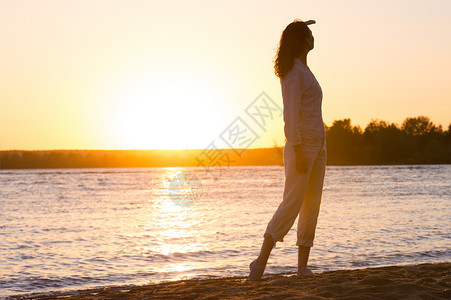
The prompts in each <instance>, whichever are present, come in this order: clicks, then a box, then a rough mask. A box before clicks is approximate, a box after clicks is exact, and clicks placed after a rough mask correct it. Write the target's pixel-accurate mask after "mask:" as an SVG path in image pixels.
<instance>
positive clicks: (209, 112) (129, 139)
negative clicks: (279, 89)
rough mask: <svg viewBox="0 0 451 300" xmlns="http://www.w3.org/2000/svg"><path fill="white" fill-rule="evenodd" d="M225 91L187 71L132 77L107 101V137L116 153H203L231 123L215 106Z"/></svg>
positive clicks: (160, 72) (122, 81)
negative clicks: (194, 150)
mask: <svg viewBox="0 0 451 300" xmlns="http://www.w3.org/2000/svg"><path fill="white" fill-rule="evenodd" d="M221 85H222V83H221V82H213V81H212V79H211V78H210V77H208V73H206V72H200V71H199V69H197V70H193V69H190V68H188V67H183V68H180V69H175V68H173V69H170V70H164V71H163V70H155V69H152V70H151V71H147V72H141V73H140V72H133V76H129V77H128V80H124V79H122V80H121V81H120V82H119V83H118V84H116V85H115V86H116V87H115V88H114V89H111V90H110V91H109V92H108V96H107V99H105V100H104V101H107V103H108V105H107V107H108V108H107V109H106V110H105V109H103V114H104V118H106V121H105V122H104V124H103V126H104V131H105V132H106V133H107V135H108V137H109V140H110V141H111V143H112V144H113V145H114V147H115V148H118V149H187V148H203V147H205V145H207V144H208V142H209V141H210V140H211V138H212V137H213V136H214V135H215V134H217V133H218V129H215V128H218V127H219V124H223V123H224V122H226V121H227V120H222V119H221V116H223V115H224V114H222V113H221V112H220V109H221V108H220V107H218V106H217V105H214V104H215V102H214V101H212V100H217V99H214V97H215V95H217V94H219V93H221V89H220V86H221ZM216 98H217V97H216ZM215 125H216V126H215Z"/></svg>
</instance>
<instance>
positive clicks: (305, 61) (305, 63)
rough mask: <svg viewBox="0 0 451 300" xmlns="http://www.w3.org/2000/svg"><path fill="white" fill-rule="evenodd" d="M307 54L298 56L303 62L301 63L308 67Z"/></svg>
mask: <svg viewBox="0 0 451 300" xmlns="http://www.w3.org/2000/svg"><path fill="white" fill-rule="evenodd" d="M307 53H308V52H306V53H301V55H299V56H298V58H299V59H300V60H301V62H302V63H303V64H304V65H307Z"/></svg>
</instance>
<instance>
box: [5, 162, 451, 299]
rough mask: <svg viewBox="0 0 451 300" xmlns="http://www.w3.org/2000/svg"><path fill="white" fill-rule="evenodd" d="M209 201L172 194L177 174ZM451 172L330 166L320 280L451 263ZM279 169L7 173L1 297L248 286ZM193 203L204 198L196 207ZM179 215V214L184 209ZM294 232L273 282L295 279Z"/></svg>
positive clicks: (445, 168) (279, 250) (274, 259)
mask: <svg viewBox="0 0 451 300" xmlns="http://www.w3.org/2000/svg"><path fill="white" fill-rule="evenodd" d="M183 171H185V172H188V173H192V174H196V175H197V176H198V178H199V179H200V182H201V184H202V191H203V193H202V196H201V197H200V199H198V201H197V202H195V203H194V205H186V206H180V205H177V204H176V202H174V201H172V200H173V198H171V196H170V195H169V193H168V187H170V181H171V179H172V178H174V176H176V175H177V174H179V173H180V172H183ZM450 178H451V166H450V165H430V166H353V167H328V168H327V171H326V178H325V186H324V193H323V202H322V206H321V212H320V216H319V221H318V228H317V235H316V239H315V245H314V247H313V248H312V251H311V257H310V265H311V267H312V269H313V270H314V271H316V272H323V271H326V270H336V269H352V268H362V267H376V266H385V265H400V264H414V263H425V262H444V261H450V258H451V239H450V237H451V226H450V225H451V224H450V221H449V220H450V219H451V218H450V217H451V214H450V211H451V208H450V202H451V180H450ZM283 185H284V174H283V167H281V166H269V167H267V166H265V167H254V166H252V167H230V168H226V169H224V170H223V172H222V174H221V175H220V176H219V177H218V178H217V180H215V179H213V178H212V177H210V176H208V174H206V173H205V172H204V170H203V169H202V168H123V169H41V170H0V187H1V189H0V287H1V289H0V297H2V296H9V295H18V294H26V293H35V292H49V291H69V290H75V289H85V288H94V287H104V286H112V285H122V286H124V285H140V284H148V283H156V282H160V281H167V280H176V279H185V278H192V277H197V278H212V277H220V276H247V275H248V264H249V262H250V261H251V260H252V259H254V258H255V257H256V255H257V254H258V252H259V249H260V245H261V241H262V236H263V233H264V230H265V228H266V225H267V223H268V221H269V220H270V218H271V217H272V214H273V213H274V211H275V209H276V208H277V206H278V204H279V202H280V201H281V197H282V193H283ZM196 199H197V198H196ZM179 204H180V203H179ZM295 243H296V223H295V225H294V226H293V228H292V230H291V231H290V232H289V233H288V235H287V236H286V237H285V239H284V242H283V243H277V247H276V249H275V250H273V253H272V255H271V257H270V259H269V262H268V267H267V273H265V274H268V275H269V274H276V273H277V274H294V273H295V272H296V267H297V247H296V246H295Z"/></svg>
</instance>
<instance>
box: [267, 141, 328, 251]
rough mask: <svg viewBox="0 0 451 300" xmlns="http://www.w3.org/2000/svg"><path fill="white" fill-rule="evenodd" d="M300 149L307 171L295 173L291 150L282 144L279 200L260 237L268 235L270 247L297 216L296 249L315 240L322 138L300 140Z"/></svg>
mask: <svg viewBox="0 0 451 300" xmlns="http://www.w3.org/2000/svg"><path fill="white" fill-rule="evenodd" d="M302 149H303V151H304V156H305V157H306V159H307V171H306V172H305V173H300V172H298V171H297V170H296V158H295V153H294V147H293V145H292V144H290V143H289V142H286V143H285V148H284V151H283V160H284V165H285V189H284V192H283V200H282V202H281V203H280V204H279V207H278V208H277V211H276V212H275V213H274V215H273V217H272V219H271V221H269V223H268V226H267V228H266V231H265V234H264V235H263V236H264V237H266V236H271V237H272V238H273V240H274V246H275V244H276V242H277V241H279V242H283V238H284V237H285V235H286V234H287V233H288V231H289V230H290V229H291V227H292V226H293V223H294V221H295V220H296V217H297V215H298V214H299V219H298V228H297V242H296V245H297V246H304V247H312V246H313V240H314V238H315V230H316V223H317V220H318V214H319V208H320V204H321V195H322V191H323V182H324V174H325V171H326V156H327V152H326V140H325V137H324V138H323V137H321V138H318V137H317V138H309V137H305V138H303V139H302Z"/></svg>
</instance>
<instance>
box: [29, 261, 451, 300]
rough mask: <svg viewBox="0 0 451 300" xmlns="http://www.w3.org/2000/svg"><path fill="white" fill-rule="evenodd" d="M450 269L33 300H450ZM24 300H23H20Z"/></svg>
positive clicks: (235, 281) (199, 282) (189, 283)
mask: <svg viewBox="0 0 451 300" xmlns="http://www.w3.org/2000/svg"><path fill="white" fill-rule="evenodd" d="M450 271H451V263H437V264H420V265H409V266H389V267H379V268H367V269H357V270H339V271H329V272H324V273H320V274H318V275H317V276H314V277H296V276H295V275H292V276H270V277H263V279H262V280H261V281H258V282H250V281H247V279H246V278H245V277H224V278H218V279H190V280H180V281H173V282H165V283H160V284H154V285H147V286H140V287H132V288H127V289H126V288H124V287H122V288H104V289H101V290H85V291H79V292H77V294H75V295H74V293H72V295H68V294H65V295H60V296H52V297H49V296H40V297H33V299H58V298H59V299H61V298H62V299H451V288H450V280H451V278H450ZM23 299H28V298H23Z"/></svg>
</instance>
